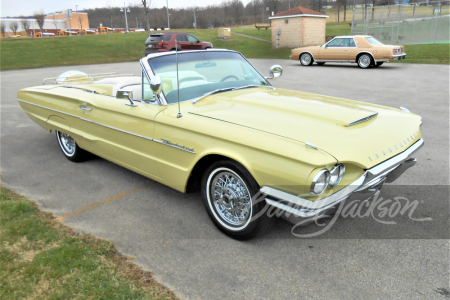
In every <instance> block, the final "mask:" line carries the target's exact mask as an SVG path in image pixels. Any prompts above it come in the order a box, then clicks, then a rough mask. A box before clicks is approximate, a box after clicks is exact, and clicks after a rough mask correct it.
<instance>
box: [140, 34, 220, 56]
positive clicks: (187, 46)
mask: <svg viewBox="0 0 450 300" xmlns="http://www.w3.org/2000/svg"><path fill="white" fill-rule="evenodd" d="M175 38H176V40H177V42H178V51H182V50H202V49H208V48H212V47H213V44H212V43H210V42H202V41H200V40H199V39H198V38H196V37H195V36H193V35H192V34H189V33H183V32H164V33H152V34H150V35H149V36H148V39H147V40H146V41H145V55H147V54H150V53H155V52H164V51H172V50H175V49H176V48H177V47H176V46H175Z"/></svg>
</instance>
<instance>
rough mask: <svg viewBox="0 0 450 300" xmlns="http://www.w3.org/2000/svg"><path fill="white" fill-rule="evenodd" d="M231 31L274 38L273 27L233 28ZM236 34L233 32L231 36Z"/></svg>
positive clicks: (266, 38)
mask: <svg viewBox="0 0 450 300" xmlns="http://www.w3.org/2000/svg"><path fill="white" fill-rule="evenodd" d="M231 32H237V33H242V34H246V35H250V36H254V37H258V38H261V39H265V40H269V41H271V40H272V28H267V30H266V29H260V30H258V29H256V28H254V27H253V28H231ZM234 36H235V35H233V34H231V37H234Z"/></svg>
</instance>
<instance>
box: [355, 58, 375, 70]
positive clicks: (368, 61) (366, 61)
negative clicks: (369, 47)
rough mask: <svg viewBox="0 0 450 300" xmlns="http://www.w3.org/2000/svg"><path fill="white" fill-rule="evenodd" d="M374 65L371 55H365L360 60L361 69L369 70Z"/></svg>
mask: <svg viewBox="0 0 450 300" xmlns="http://www.w3.org/2000/svg"><path fill="white" fill-rule="evenodd" d="M372 64H373V63H372V57H370V55H369V54H363V55H361V56H360V57H359V58H358V66H359V67H360V68H361V69H368V68H370V66H371V65H372Z"/></svg>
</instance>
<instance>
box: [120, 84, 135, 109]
mask: <svg viewBox="0 0 450 300" xmlns="http://www.w3.org/2000/svg"><path fill="white" fill-rule="evenodd" d="M116 98H117V99H128V100H129V101H130V103H127V104H125V105H128V106H133V107H136V106H137V104H134V102H133V100H132V98H133V91H132V90H131V89H127V88H125V89H118V90H117V93H116Z"/></svg>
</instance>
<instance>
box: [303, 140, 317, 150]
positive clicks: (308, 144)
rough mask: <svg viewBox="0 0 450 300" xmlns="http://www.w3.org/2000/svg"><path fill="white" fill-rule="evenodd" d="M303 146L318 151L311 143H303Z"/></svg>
mask: <svg viewBox="0 0 450 300" xmlns="http://www.w3.org/2000/svg"><path fill="white" fill-rule="evenodd" d="M305 145H306V147H309V148H312V149H314V150H319V148H318V147H317V146H316V145H314V144H312V143H309V142H305Z"/></svg>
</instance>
